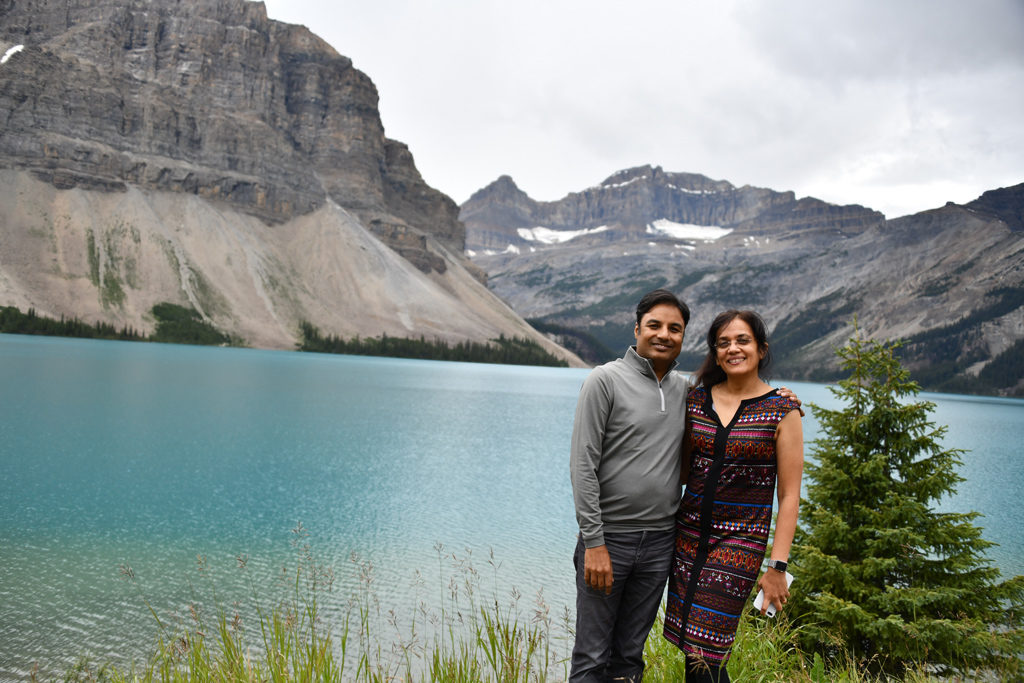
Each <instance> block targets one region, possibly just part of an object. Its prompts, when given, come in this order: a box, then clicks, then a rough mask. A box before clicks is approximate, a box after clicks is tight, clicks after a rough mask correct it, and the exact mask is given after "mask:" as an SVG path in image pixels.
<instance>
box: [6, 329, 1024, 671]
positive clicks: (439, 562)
mask: <svg viewBox="0 0 1024 683" xmlns="http://www.w3.org/2000/svg"><path fill="white" fill-rule="evenodd" d="M587 372H588V371H587V370H577V369H564V368H536V367H521V366H496V365H480V364H467V363H442V362H432V361H413V360H399V359H382V358H365V357H351V356H331V355H321V354H307V353H294V352H275V351H259V350H248V349H219V348H204V347H187V346H175V345H161V344H141V343H125V342H102V341H87V340H70V339H58V338H44V337H26V336H18V335H0V468H2V473H3V476H2V478H0V679H3V680H22V679H24V678H26V677H27V676H28V674H29V672H30V671H31V669H32V667H33V666H35V665H37V664H38V666H39V671H40V672H42V673H46V674H50V675H55V674H58V673H60V672H63V671H64V669H65V668H66V667H67V666H68V665H69V664H71V663H73V662H74V661H75V660H76V659H77V658H79V657H80V656H82V655H86V654H87V655H90V656H91V658H92V659H93V661H101V660H104V659H106V660H110V661H113V662H115V663H117V664H119V665H122V666H123V665H125V664H126V663H128V662H130V661H132V660H133V659H134V660H136V661H138V660H139V659H140V658H142V657H144V656H145V655H146V654H147V653H149V652H150V651H151V650H152V644H153V642H154V640H155V637H156V634H157V629H158V627H157V624H156V622H155V619H154V618H153V616H152V615H151V614H150V612H149V610H148V609H147V608H146V604H145V602H144V601H143V598H145V600H147V601H149V603H150V604H151V605H152V606H153V608H154V609H155V610H156V611H157V613H158V615H160V616H161V618H165V617H168V616H170V620H171V621H173V619H174V618H175V617H179V618H182V619H186V617H185V615H186V614H187V605H188V604H189V603H190V601H192V600H194V599H195V596H196V594H197V593H199V594H201V595H207V594H209V593H210V591H211V590H215V591H216V595H217V600H219V601H222V602H223V603H225V604H228V605H230V604H231V602H232V601H233V600H235V599H237V598H236V597H235V596H236V594H242V595H240V597H244V594H246V593H247V589H246V588H245V586H246V583H245V580H244V576H249V577H254V580H255V581H256V583H257V584H258V585H260V586H271V585H273V583H274V581H276V580H277V578H278V577H280V575H281V574H282V568H287V567H292V568H294V565H295V562H296V557H297V550H296V549H295V548H294V547H293V544H292V542H293V541H294V540H297V539H298V535H297V534H296V533H295V532H294V531H293V530H294V529H296V528H297V526H298V525H299V524H301V525H302V528H303V529H305V530H306V532H308V537H304V538H303V539H301V540H302V543H308V544H309V545H310V547H311V548H312V549H313V552H314V553H315V554H316V556H317V557H318V558H319V561H321V562H323V563H325V564H327V565H329V566H331V567H333V568H334V570H335V574H336V583H335V586H334V590H333V592H332V593H331V594H330V595H331V596H332V597H330V598H329V599H328V604H327V606H326V612H327V613H328V614H336V615H340V614H343V613H344V612H345V610H346V609H348V604H349V602H350V601H351V600H352V595H353V594H355V593H360V594H362V595H365V594H366V593H367V592H369V593H371V594H372V595H373V596H374V599H375V600H379V602H380V604H381V605H382V606H383V609H384V610H385V612H386V610H387V609H390V608H394V609H395V610H396V611H397V612H398V613H399V614H403V613H404V614H411V613H413V612H415V611H416V610H417V608H418V607H419V606H425V608H426V609H436V608H437V607H438V606H439V605H442V606H443V605H444V604H445V603H447V604H448V605H449V607H451V605H452V604H453V602H452V601H453V600H457V601H458V604H459V605H460V606H463V607H464V606H466V604H467V601H472V600H476V601H478V602H479V601H484V602H486V601H487V600H494V599H497V600H499V601H501V602H502V603H503V604H505V603H507V604H509V605H517V606H518V607H517V608H518V609H520V610H521V611H522V612H523V613H524V614H526V615H529V614H531V613H532V612H533V611H534V610H536V609H537V608H538V606H540V607H541V608H542V609H543V608H548V609H550V610H551V614H552V615H553V616H554V618H555V619H556V620H557V618H558V616H557V615H564V614H565V613H566V609H567V608H571V606H572V604H573V578H572V569H571V552H572V547H573V543H574V536H575V533H576V525H575V520H574V517H573V510H572V496H571V490H570V485H569V480H568V449H569V439H570V434H571V428H572V416H573V411H574V408H575V403H576V396H577V393H578V391H579V387H580V384H581V383H582V381H583V378H584V377H585V376H586V373H587ZM781 383H782V382H775V384H776V385H778V384H781ZM786 384H787V385H788V386H790V387H792V388H794V390H795V391H796V392H797V394H798V395H799V396H800V398H801V399H802V400H803V402H804V403H805V404H806V403H809V402H814V403H818V404H820V405H824V406H830V407H831V406H834V405H836V403H835V401H834V399H833V398H832V397H831V394H830V393H829V392H828V391H827V388H826V387H824V386H823V385H816V384H808V383H798V382H789V383H786ZM923 397H924V398H927V399H928V400H931V401H934V402H935V403H936V410H935V412H934V413H933V418H934V420H935V422H936V423H938V424H948V425H949V426H950V430H949V432H948V434H947V437H946V440H945V443H946V445H947V446H950V447H956V448H963V449H967V450H969V451H970V452H968V453H967V454H965V456H964V458H963V460H964V465H963V467H962V468H961V471H960V473H961V475H962V476H964V477H965V478H966V481H965V482H963V483H962V484H961V485H960V487H959V491H958V495H957V496H956V497H955V498H954V499H952V500H950V501H944V503H943V507H944V508H945V509H950V510H958V511H968V510H978V511H980V512H982V513H983V514H984V515H985V516H984V517H983V518H981V519H980V520H979V524H980V525H981V526H983V527H985V537H986V538H987V539H988V540H991V541H995V542H997V543H999V544H1000V545H999V546H998V547H996V548H993V549H992V550H991V552H990V553H989V557H990V558H992V559H993V561H994V562H995V564H996V565H997V566H998V567H1000V569H1002V570H1003V572H1004V573H1005V574H1020V573H1024V531H1022V529H1024V506H1021V505H1019V504H1018V502H1017V495H1018V494H1017V491H1018V490H1019V487H1020V486H1021V485H1024V464H1022V463H1021V460H1020V458H1019V457H1017V451H1018V449H1019V445H1020V444H1021V443H1024V401H1019V400H1006V399H992V398H978V397H967V396H952V395H942V394H925V395H923ZM815 433H816V423H815V421H814V419H813V411H810V412H809V415H808V419H807V421H806V425H805V434H806V435H807V438H808V441H810V439H812V438H813V437H814V436H815ZM808 450H810V448H809V449H808ZM197 556H202V558H203V560H202V561H201V564H202V567H203V569H202V571H200V569H199V564H200V562H199V561H198V560H197ZM239 557H241V558H243V559H245V560H246V561H247V569H246V572H247V573H246V572H241V571H240V570H239V568H238V564H239V563H238V561H237V558H239ZM127 566H130V567H131V568H132V570H133V572H134V574H135V577H136V578H135V580H134V581H133V582H127V581H125V580H123V577H122V569H123V568H124V567H127ZM467 576H469V577H471V578H472V583H475V584H477V586H478V588H479V593H478V594H477V595H475V596H468V595H467V594H466V584H467V583H469V582H464V581H463V579H465V577H467ZM459 582H462V584H461V588H460V587H459V585H457V584H459ZM459 590H461V594H457V595H455V594H453V591H455V593H458V591H459ZM453 595H454V597H453ZM332 601H333V602H332Z"/></svg>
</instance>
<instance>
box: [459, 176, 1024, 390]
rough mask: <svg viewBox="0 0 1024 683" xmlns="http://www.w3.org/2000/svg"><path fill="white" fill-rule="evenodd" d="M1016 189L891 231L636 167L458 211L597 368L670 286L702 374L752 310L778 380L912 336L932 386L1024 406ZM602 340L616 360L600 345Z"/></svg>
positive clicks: (480, 198) (506, 181)
mask: <svg viewBox="0 0 1024 683" xmlns="http://www.w3.org/2000/svg"><path fill="white" fill-rule="evenodd" d="M1022 216H1024V185H1018V186H1015V187H1011V188H1002V189H998V190H993V191H990V192H986V193H985V194H984V195H982V196H981V197H980V198H979V199H978V200H976V201H974V202H971V203H969V204H967V205H964V206H957V205H955V204H949V205H947V206H945V207H942V208H939V209H935V210H933V211H926V212H923V213H920V214H916V215H913V216H905V217H902V218H898V219H895V220H886V219H885V218H884V216H882V214H880V213H878V212H876V211H872V210H870V209H867V208H864V207H861V206H834V205H830V204H827V203H825V202H822V201H820V200H817V199H813V198H802V199H797V198H796V197H795V196H794V195H793V193H791V192H775V191H772V190H767V189H760V188H750V187H742V188H736V187H734V186H733V185H731V184H729V183H727V182H724V181H715V180H711V179H708V178H705V177H704V176H699V175H693V174H680V173H665V172H663V171H661V169H658V168H651V167H641V168H636V169H629V170H627V171H622V172H620V173H617V174H615V175H613V176H611V177H610V178H608V179H607V180H606V181H604V182H603V183H601V185H599V186H597V187H592V188H588V189H586V190H583V191H581V192H577V193H572V194H570V195H568V196H566V197H565V198H564V199H562V200H559V201H557V202H536V201H534V200H532V199H530V197H528V196H527V195H526V194H525V193H523V192H522V191H520V190H519V189H518V188H517V187H516V186H515V183H514V182H513V181H512V179H511V178H508V177H502V178H499V179H498V180H497V181H495V182H494V183H492V184H491V185H489V186H487V187H486V188H484V189H482V190H480V191H479V192H477V193H475V194H474V195H473V196H472V197H471V198H470V199H469V200H468V201H467V202H466V203H465V204H464V205H463V207H462V212H461V218H462V220H463V221H464V222H465V223H466V228H467V245H468V246H470V247H471V248H472V249H473V258H474V260H475V261H476V262H477V263H478V264H480V266H481V267H482V268H484V269H485V270H486V271H487V273H488V277H489V283H490V286H491V287H492V289H493V290H494V291H495V292H496V293H498V294H499V295H500V296H501V297H502V298H503V299H505V300H506V301H508V302H509V303H510V304H511V305H512V307H513V308H514V309H515V310H516V311H517V312H519V313H521V314H522V315H523V316H525V317H527V318H531V319H535V320H537V321H538V322H537V324H538V325H542V324H543V326H545V329H550V330H552V331H553V332H555V333H556V334H557V335H558V337H559V338H560V339H562V340H563V341H564V343H566V344H574V343H576V344H578V346H576V348H577V349H578V350H579V351H580V353H583V354H584V355H586V356H587V357H588V358H589V359H590V360H591V361H594V362H596V361H599V360H603V359H604V358H606V357H608V356H612V355H618V354H619V353H621V351H622V349H623V348H624V347H625V346H626V345H627V344H629V343H631V342H632V334H631V333H632V329H633V323H632V320H631V310H632V307H633V306H634V305H635V302H636V300H637V299H638V298H639V297H640V296H641V295H642V294H643V293H644V292H645V291H647V290H649V289H653V288H655V287H663V286H664V287H668V288H670V289H672V290H674V291H676V292H677V293H679V294H680V295H682V296H683V298H684V299H685V300H687V301H688V302H689V303H690V305H691V307H692V309H693V314H694V315H693V318H692V320H691V323H690V328H689V331H688V334H687V340H686V351H685V352H684V355H683V360H684V362H685V364H686V365H687V366H690V367H695V366H696V364H697V362H698V360H699V359H700V358H701V357H702V356H703V353H704V351H703V348H702V344H703V334H704V331H705V330H706V328H707V325H708V324H709V323H710V321H711V319H712V317H713V316H714V315H715V314H716V313H717V312H718V311H721V310H725V309H728V308H753V309H755V310H758V311H759V312H761V313H762V314H763V315H764V317H765V318H766V321H767V322H768V323H769V326H770V327H771V328H772V329H773V344H774V348H775V351H776V358H777V361H778V362H777V372H778V373H779V374H783V375H784V376H785V377H789V378H794V379H800V378H813V379H828V378H832V377H835V376H837V372H838V368H837V359H836V358H835V356H834V353H833V349H834V348H835V347H837V346H841V345H842V344H843V343H844V342H845V340H846V339H847V338H848V337H849V336H850V334H851V332H852V327H851V325H852V322H853V320H854V319H856V320H857V321H858V322H857V324H858V326H859V328H860V330H861V333H862V334H865V335H867V336H869V337H874V338H887V339H896V338H901V339H906V340H907V341H908V343H907V345H906V347H905V349H904V353H905V362H906V363H907V365H908V367H910V368H911V369H912V371H913V372H914V374H915V377H917V378H919V379H920V380H921V381H922V382H923V383H924V384H925V386H927V387H929V388H933V389H941V390H947V391H982V392H988V393H1016V394H1024V363H1020V362H1016V360H1015V359H1016V358H1019V357H1022V356H1021V354H1024V232H1022V231H1024V220H1022ZM594 340H597V341H598V342H601V343H603V344H604V345H605V347H607V348H606V349H605V350H604V351H601V350H597V351H595V350H594V349H595V348H597V347H596V346H595V344H594V343H593V342H594Z"/></svg>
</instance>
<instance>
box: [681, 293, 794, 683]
mask: <svg viewBox="0 0 1024 683" xmlns="http://www.w3.org/2000/svg"><path fill="white" fill-rule="evenodd" d="M707 342H708V354H707V357H706V358H705V359H704V364H703V365H702V366H701V368H700V370H699V371H698V372H697V382H696V387H695V388H694V389H693V391H691V392H690V395H689V397H688V398H687V403H686V414H687V418H686V419H687V430H688V432H689V433H688V434H687V436H686V438H685V439H684V448H685V449H686V450H687V452H686V453H685V454H684V458H683V474H682V476H683V481H684V483H685V484H686V490H685V492H684V493H683V499H682V501H681V503H680V505H679V512H678V514H677V515H676V556H675V560H674V562H673V568H672V575H671V577H670V578H669V596H668V606H667V608H666V614H665V637H666V638H667V639H668V640H669V641H671V642H672V643H674V644H676V645H677V646H678V647H679V648H680V649H682V650H683V652H684V653H685V655H686V665H687V666H686V669H687V674H686V681H687V683H696V682H700V681H715V682H716V683H723V682H727V681H728V680H729V675H728V672H727V671H726V669H725V663H726V662H727V661H728V659H729V653H730V651H731V650H732V644H733V641H734V640H735V637H736V627H737V625H738V624H739V620H740V613H741V611H742V610H743V607H744V605H745V604H746V601H747V598H748V597H749V596H750V593H751V590H752V588H753V586H754V582H755V580H757V575H758V571H759V569H760V567H761V562H762V560H763V559H764V553H765V548H766V546H767V542H768V530H769V528H770V527H771V521H772V494H773V492H774V490H775V488H776V479H777V480H778V498H779V514H778V519H777V521H776V524H775V536H774V538H773V541H772V552H771V562H769V568H767V569H766V570H765V572H764V574H763V575H762V576H761V579H760V581H757V584H758V585H759V586H760V587H761V588H762V589H763V590H764V593H765V599H764V603H763V606H762V609H761V612H762V613H764V612H765V610H766V609H767V607H768V605H769V604H773V605H774V606H775V607H776V608H777V609H782V607H783V605H784V604H785V603H786V599H787V598H788V597H789V589H788V587H787V583H786V565H785V562H786V561H787V559H788V557H789V549H790V546H791V545H792V543H793V534H794V532H795V530H796V520H797V511H798V508H799V504H800V478H801V476H802V474H803V460H804V458H803V430H802V428H801V423H800V411H799V410H798V407H799V404H798V403H797V402H796V401H794V400H793V399H792V398H787V397H782V396H779V394H778V392H777V391H775V390H773V389H772V388H771V387H770V386H768V384H766V383H765V382H764V380H762V379H761V373H762V372H763V371H764V370H765V368H767V367H768V364H769V362H770V360H771V353H770V352H769V349H768V335H767V330H766V329H765V324H764V321H762V320H761V318H760V316H758V315H757V314H756V313H754V312H753V311H735V310H733V311H726V312H725V313H721V314H719V316H718V317H717V318H715V320H714V322H712V323H711V329H710V330H708V338H707ZM776 563H778V564H776Z"/></svg>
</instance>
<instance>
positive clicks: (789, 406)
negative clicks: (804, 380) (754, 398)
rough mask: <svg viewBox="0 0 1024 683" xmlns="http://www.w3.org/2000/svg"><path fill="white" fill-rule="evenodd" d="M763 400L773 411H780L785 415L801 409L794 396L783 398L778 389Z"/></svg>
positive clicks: (763, 397)
mask: <svg viewBox="0 0 1024 683" xmlns="http://www.w3.org/2000/svg"><path fill="white" fill-rule="evenodd" d="M761 400H763V401H765V402H766V403H767V404H768V405H770V406H771V408H772V409H773V410H780V411H782V412H784V413H788V412H790V411H792V410H798V409H799V408H800V404H799V403H797V402H796V401H795V400H794V399H793V397H792V396H781V395H780V394H779V390H778V389H772V390H771V391H769V392H768V393H767V394H765V395H764V396H762V397H761Z"/></svg>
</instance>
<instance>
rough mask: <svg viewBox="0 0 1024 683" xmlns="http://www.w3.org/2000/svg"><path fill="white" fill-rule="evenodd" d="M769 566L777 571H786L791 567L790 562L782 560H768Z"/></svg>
mask: <svg viewBox="0 0 1024 683" xmlns="http://www.w3.org/2000/svg"><path fill="white" fill-rule="evenodd" d="M768 566H769V567H770V568H771V569H774V570H775V571H777V572H785V571H786V569H787V568H788V567H789V563H788V562H783V561H782V560H768Z"/></svg>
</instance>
